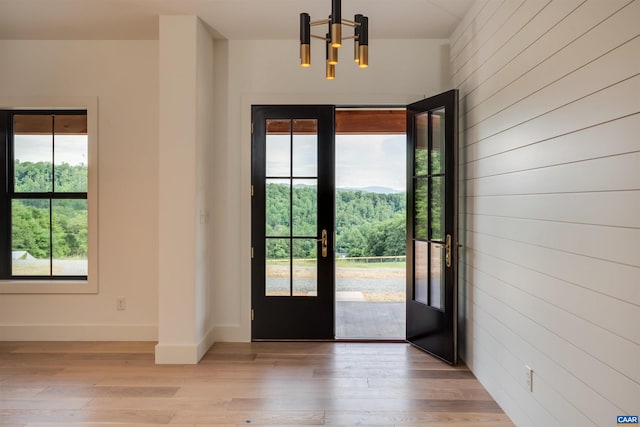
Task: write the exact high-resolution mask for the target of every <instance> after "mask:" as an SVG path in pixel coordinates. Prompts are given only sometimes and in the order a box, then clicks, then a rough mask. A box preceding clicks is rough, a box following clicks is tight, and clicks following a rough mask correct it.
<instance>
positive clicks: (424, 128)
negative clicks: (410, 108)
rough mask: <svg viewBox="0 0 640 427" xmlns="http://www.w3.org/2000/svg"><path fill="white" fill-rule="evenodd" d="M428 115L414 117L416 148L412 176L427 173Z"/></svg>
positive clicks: (421, 114)
mask: <svg viewBox="0 0 640 427" xmlns="http://www.w3.org/2000/svg"><path fill="white" fill-rule="evenodd" d="M428 120H429V114H428V113H420V114H416V116H415V123H416V148H415V166H414V170H415V173H414V175H416V176H419V175H426V174H427V173H428V172H427V147H428V141H429V140H428V132H429V127H428Z"/></svg>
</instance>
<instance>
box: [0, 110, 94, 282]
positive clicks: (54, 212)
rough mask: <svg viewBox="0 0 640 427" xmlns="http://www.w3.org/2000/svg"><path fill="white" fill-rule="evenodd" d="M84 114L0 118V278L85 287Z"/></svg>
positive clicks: (23, 113) (20, 113)
mask: <svg viewBox="0 0 640 427" xmlns="http://www.w3.org/2000/svg"><path fill="white" fill-rule="evenodd" d="M88 165H89V136H88V132H87V111H86V110H50V111H29V110H13V111H10V110H4V111H0V187H1V188H0V279H1V280H11V281H22V282H27V281H41V280H47V281H67V282H69V281H86V280H87V278H88V274H89V273H88V270H89V251H90V245H89V242H88V240H89V201H88V189H89V171H88Z"/></svg>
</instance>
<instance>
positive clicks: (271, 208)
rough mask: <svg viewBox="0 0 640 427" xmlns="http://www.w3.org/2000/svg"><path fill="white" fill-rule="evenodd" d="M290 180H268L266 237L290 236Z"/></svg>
mask: <svg viewBox="0 0 640 427" xmlns="http://www.w3.org/2000/svg"><path fill="white" fill-rule="evenodd" d="M290 188H291V187H290V184H289V180H288V179H268V180H267V186H266V189H267V191H266V195H265V197H266V199H265V202H266V206H265V207H266V210H265V216H266V220H267V221H266V222H267V224H266V228H265V233H266V234H265V235H266V236H280V237H288V236H289V229H290V227H289V224H290V215H291V212H290V208H291V194H290Z"/></svg>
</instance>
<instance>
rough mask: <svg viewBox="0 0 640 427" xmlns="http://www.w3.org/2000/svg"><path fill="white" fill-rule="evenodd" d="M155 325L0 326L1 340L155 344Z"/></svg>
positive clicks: (156, 332) (156, 335) (156, 337)
mask: <svg viewBox="0 0 640 427" xmlns="http://www.w3.org/2000/svg"><path fill="white" fill-rule="evenodd" d="M157 340H158V325H103V324H87V325H64V324H60V325H31V324H29V325H20V324H13V325H6V324H5V325H0V341H157Z"/></svg>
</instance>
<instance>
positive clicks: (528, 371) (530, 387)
mask: <svg viewBox="0 0 640 427" xmlns="http://www.w3.org/2000/svg"><path fill="white" fill-rule="evenodd" d="M524 368H525V370H526V374H527V389H528V390H529V391H530V392H531V393H533V369H531V367H530V366H528V365H524Z"/></svg>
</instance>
